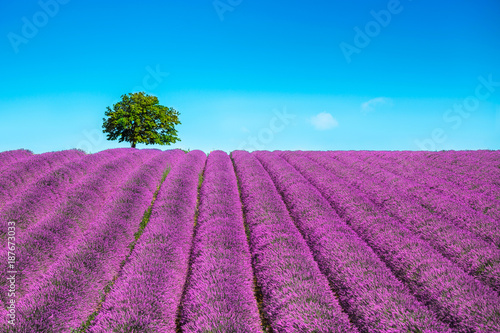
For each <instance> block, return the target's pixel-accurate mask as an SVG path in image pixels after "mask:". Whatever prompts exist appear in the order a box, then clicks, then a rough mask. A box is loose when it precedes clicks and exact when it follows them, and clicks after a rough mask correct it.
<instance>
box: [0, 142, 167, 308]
mask: <svg viewBox="0 0 500 333" xmlns="http://www.w3.org/2000/svg"><path fill="white" fill-rule="evenodd" d="M158 153H159V151H157V152H148V151H144V150H135V149H131V150H130V151H129V152H127V153H125V154H124V155H123V156H122V157H121V158H118V159H116V160H111V161H109V162H108V163H105V164H103V165H101V166H100V167H99V168H97V169H96V170H95V172H94V173H91V174H90V175H89V177H86V178H83V179H82V180H81V182H80V183H79V184H78V185H77V186H76V187H75V188H74V189H73V190H71V191H69V192H68V193H66V198H64V199H63V200H62V202H61V205H60V207H59V209H58V211H55V212H54V214H52V215H50V216H47V217H46V218H44V219H40V220H38V221H37V222H38V223H35V224H33V225H31V226H30V227H29V228H28V229H27V230H26V231H25V232H20V233H19V235H18V237H17V251H16V256H17V263H16V268H17V270H18V271H19V273H18V275H17V277H16V279H17V280H18V281H17V289H18V290H17V295H18V297H22V296H23V295H24V293H25V292H26V291H27V290H28V289H29V287H30V286H31V285H32V284H33V283H35V281H36V279H37V278H38V277H39V276H40V275H41V274H42V272H43V269H42V268H48V267H50V265H52V264H53V263H54V261H56V260H57V258H58V255H59V254H62V253H63V252H64V251H65V249H67V248H68V247H70V246H71V245H72V244H73V243H74V242H75V240H78V239H79V238H80V237H81V235H82V234H83V233H84V232H85V231H86V230H88V229H91V228H93V223H94V222H95V221H96V219H97V218H98V214H99V213H100V214H101V215H105V214H106V213H107V212H106V209H107V207H112V203H113V200H114V197H113V195H112V194H113V193H114V192H116V191H117V189H118V188H119V187H120V186H121V185H122V184H123V183H125V180H126V179H127V178H128V177H129V176H130V175H131V173H132V172H134V171H136V170H137V169H138V168H139V167H140V166H141V164H142V163H143V160H144V159H151V158H153V157H154V156H156V155H157V154H158ZM6 263H7V258H6V253H5V254H4V253H0V268H2V267H4V265H6ZM5 288H7V286H6V285H4V284H3V283H2V282H0V298H4V297H6V292H4V289H5Z"/></svg>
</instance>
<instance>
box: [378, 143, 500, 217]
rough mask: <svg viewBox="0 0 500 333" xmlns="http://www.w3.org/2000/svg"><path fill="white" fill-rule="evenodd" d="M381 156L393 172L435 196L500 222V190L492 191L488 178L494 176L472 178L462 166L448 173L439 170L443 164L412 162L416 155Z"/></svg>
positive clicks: (383, 153)
mask: <svg viewBox="0 0 500 333" xmlns="http://www.w3.org/2000/svg"><path fill="white" fill-rule="evenodd" d="M379 154H380V158H382V159H383V160H384V162H385V161H389V164H390V165H391V166H392V167H393V169H391V171H392V172H395V173H397V174H398V175H401V176H403V177H405V178H407V179H410V180H412V181H415V182H417V183H421V184H423V185H425V186H427V187H429V188H432V191H433V192H435V193H439V194H440V195H446V196H449V197H451V198H452V199H453V200H454V201H455V202H459V203H461V204H463V205H465V206H467V207H471V208H472V209H474V210H476V211H478V212H479V213H481V214H483V213H484V214H487V215H489V216H491V217H492V218H494V219H497V220H498V219H500V200H497V198H496V196H497V195H500V187H497V190H494V189H493V190H491V189H492V186H491V180H490V179H489V178H491V177H487V178H488V179H478V178H473V177H472V176H473V174H475V173H474V172H472V171H469V170H465V171H464V170H461V169H460V167H459V166H454V168H453V169H451V170H445V169H443V168H440V167H439V166H440V163H432V161H429V160H423V161H420V160H418V159H415V160H412V159H411V158H412V155H413V154H404V153H401V154H400V155H396V154H391V153H385V152H381V153H379ZM385 163H387V162H385ZM441 163H442V162H441ZM476 173H477V172H476ZM422 175H425V177H422ZM498 179H500V176H499V177H498ZM487 182H488V183H487Z"/></svg>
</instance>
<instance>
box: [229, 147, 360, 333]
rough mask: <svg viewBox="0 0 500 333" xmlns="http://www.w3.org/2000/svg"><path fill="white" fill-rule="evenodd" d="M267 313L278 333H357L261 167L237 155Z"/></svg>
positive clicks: (244, 154) (248, 157)
mask: <svg viewBox="0 0 500 333" xmlns="http://www.w3.org/2000/svg"><path fill="white" fill-rule="evenodd" d="M232 158H233V160H234V165H235V170H236V175H237V177H238V179H239V180H240V190H241V198H242V202H243V211H244V212H245V216H246V222H247V225H248V229H249V240H250V249H251V252H252V257H253V260H254V271H255V275H256V278H257V283H258V285H259V287H260V289H261V291H262V295H263V301H262V303H263V313H264V316H265V317H266V319H267V321H268V323H269V324H270V326H271V327H272V329H273V331H274V332H293V331H297V332H313V331H315V330H316V331H319V332H357V331H358V330H357V329H356V327H355V326H352V324H351V323H350V322H349V317H348V316H347V314H346V313H345V312H344V311H343V310H342V308H341V307H340V305H339V303H338V301H337V299H335V297H336V296H335V295H334V293H333V292H332V290H331V289H330V287H329V285H328V280H327V279H326V277H325V276H324V275H323V274H322V273H321V271H320V270H319V268H318V264H317V263H316V262H315V261H314V258H313V256H312V253H311V250H310V249H309V247H308V245H307V243H306V242H305V240H304V239H303V237H302V235H301V233H300V232H299V230H298V229H297V227H296V226H295V224H294V222H293V220H292V219H291V217H290V215H289V213H288V211H287V208H286V206H285V204H284V203H283V201H282V199H281V196H280V194H279V193H278V191H277V190H276V187H275V186H274V183H273V181H272V180H271V178H270V177H269V175H268V174H267V172H266V170H265V169H264V168H263V167H262V165H261V164H260V163H259V161H258V160H257V159H256V158H255V157H254V156H252V155H250V153H248V152H245V151H233V152H232Z"/></svg>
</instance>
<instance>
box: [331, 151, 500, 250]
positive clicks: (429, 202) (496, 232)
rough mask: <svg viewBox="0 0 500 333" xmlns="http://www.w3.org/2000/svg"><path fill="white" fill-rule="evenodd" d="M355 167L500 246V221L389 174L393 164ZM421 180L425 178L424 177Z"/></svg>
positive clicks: (391, 173) (438, 214)
mask: <svg viewBox="0 0 500 333" xmlns="http://www.w3.org/2000/svg"><path fill="white" fill-rule="evenodd" d="M326 154H328V155H329V156H330V157H333V158H342V156H348V155H347V154H345V153H343V154H337V153H332V152H326ZM350 156H352V158H354V159H356V158H357V156H356V154H354V153H351V155H350ZM368 164H369V166H368ZM379 164H380V165H381V166H380V165H379ZM352 167H353V168H356V169H357V170H360V171H362V172H363V173H365V174H367V175H369V176H371V177H374V178H375V179H376V180H377V181H380V182H384V183H388V184H391V186H394V187H397V188H398V189H399V190H400V191H401V192H404V193H406V194H407V195H409V196H410V197H412V198H413V199H415V200H416V201H417V202H418V203H419V204H420V205H422V207H425V208H426V209H427V210H428V211H429V212H431V213H432V214H436V216H439V217H440V218H444V219H445V220H447V221H450V222H452V223H453V224H454V225H456V226H458V227H460V228H462V229H466V230H469V231H472V232H473V233H474V234H476V235H478V236H480V237H481V238H482V239H484V240H485V241H488V242H493V243H494V244H495V245H497V246H500V229H499V228H498V221H495V220H494V219H492V218H491V217H489V216H486V215H484V214H482V213H478V212H476V211H474V210H473V209H472V208H468V207H464V206H463V205H461V204H460V202H456V201H454V200H453V199H451V198H450V197H446V196H442V195H439V194H438V193H434V192H432V191H430V190H429V188H427V187H426V186H424V185H422V184H419V183H416V182H414V181H411V180H408V179H405V178H404V177H402V176H399V175H397V174H395V173H393V172H391V171H389V170H390V169H394V167H393V166H391V165H390V163H388V162H387V163H384V162H383V161H379V160H378V159H375V161H373V160H371V159H367V160H366V161H363V162H358V163H356V164H352ZM385 168H387V170H385ZM421 177H425V175H421Z"/></svg>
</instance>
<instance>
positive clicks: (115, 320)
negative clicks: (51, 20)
mask: <svg viewBox="0 0 500 333" xmlns="http://www.w3.org/2000/svg"><path fill="white" fill-rule="evenodd" d="M0 241H1V242H2V251H1V252H0V265H1V267H2V268H1V270H2V272H3V273H2V279H1V280H0V302H1V307H0V311H1V316H2V321H1V323H0V331H1V332H27V333H33V332H242V333H250V332H500V151H443V152H423V151H422V152H396V151H393V152H384V151H322V152H318V151H274V152H269V151H256V152H253V153H249V152H246V151H234V152H232V153H231V154H229V155H228V154H226V153H225V152H222V151H213V152H211V153H210V154H209V155H208V157H207V155H206V154H205V153H203V152H202V151H199V150H194V151H190V152H189V153H185V152H183V151H182V150H167V151H160V150H155V149H142V150H139V149H132V148H120V149H111V150H104V151H101V152H99V153H95V154H85V153H83V152H81V151H79V150H67V151H60V152H50V153H44V154H33V153H31V152H30V151H27V150H16V151H6V152H2V153H0Z"/></svg>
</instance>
